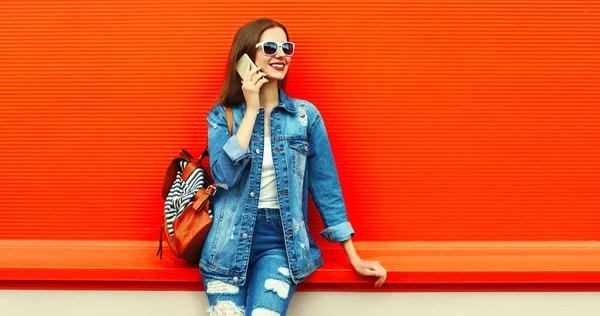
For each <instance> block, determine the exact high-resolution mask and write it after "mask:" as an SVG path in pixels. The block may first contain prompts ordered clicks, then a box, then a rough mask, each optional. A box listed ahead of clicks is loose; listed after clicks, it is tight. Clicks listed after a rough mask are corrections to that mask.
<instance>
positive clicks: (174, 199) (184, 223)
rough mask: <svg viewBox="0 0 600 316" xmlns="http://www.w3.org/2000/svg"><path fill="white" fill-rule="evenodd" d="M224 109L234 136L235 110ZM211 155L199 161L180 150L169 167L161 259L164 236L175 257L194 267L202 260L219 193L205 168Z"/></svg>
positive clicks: (160, 249) (161, 234)
mask: <svg viewBox="0 0 600 316" xmlns="http://www.w3.org/2000/svg"><path fill="white" fill-rule="evenodd" d="M225 109H226V113H227V126H228V128H229V135H232V133H233V115H232V111H231V108H230V107H226V108H225ZM208 155H209V152H208V147H206V149H204V152H203V153H202V155H201V156H200V158H199V159H198V160H196V159H194V157H193V156H192V155H191V154H190V153H189V152H188V151H187V150H185V149H181V151H180V152H179V155H178V156H177V157H175V158H174V159H173V160H172V161H171V163H170V164H169V167H168V168H167V173H166V175H165V180H164V182H163V187H162V197H163V200H165V208H164V212H163V214H162V225H161V227H160V239H159V244H158V252H157V253H156V255H157V256H158V255H160V259H161V260H162V240H163V234H164V236H166V239H167V243H168V244H169V248H171V251H172V252H173V254H174V255H175V256H176V257H179V258H181V259H184V260H185V261H188V262H190V263H193V264H197V263H198V261H199V260H200V253H201V252H202V246H203V244H204V240H205V239H206V235H207V234H208V231H209V229H210V226H211V224H212V222H213V219H212V203H211V197H212V196H213V195H214V194H215V193H216V191H217V186H216V185H215V184H214V182H213V180H212V177H211V176H210V173H209V172H208V171H210V168H206V167H204V166H203V165H202V160H204V158H205V157H206V156H208Z"/></svg>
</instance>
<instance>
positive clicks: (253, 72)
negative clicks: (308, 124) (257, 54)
mask: <svg viewBox="0 0 600 316" xmlns="http://www.w3.org/2000/svg"><path fill="white" fill-rule="evenodd" d="M260 69H261V67H256V68H254V69H252V66H250V65H248V72H247V73H246V78H245V79H244V80H242V85H244V84H245V82H248V83H250V84H251V86H250V87H248V88H252V87H253V86H256V87H257V88H260V87H261V86H262V85H263V84H265V83H266V82H268V81H269V80H267V79H266V78H264V76H266V75H267V74H266V73H264V72H260Z"/></svg>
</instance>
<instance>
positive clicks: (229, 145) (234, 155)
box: [223, 134, 251, 165]
mask: <svg viewBox="0 0 600 316" xmlns="http://www.w3.org/2000/svg"><path fill="white" fill-rule="evenodd" d="M223 150H224V151H225V153H227V156H229V158H230V159H231V161H233V164H234V165H239V164H241V163H242V161H244V159H246V158H248V157H250V156H251V154H250V151H249V150H248V149H244V148H242V146H241V145H240V142H239V141H238V139H237V136H235V134H234V135H233V136H231V137H229V139H228V140H227V142H226V143H225V145H223Z"/></svg>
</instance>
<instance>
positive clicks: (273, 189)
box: [258, 136, 279, 209]
mask: <svg viewBox="0 0 600 316" xmlns="http://www.w3.org/2000/svg"><path fill="white" fill-rule="evenodd" d="M258 208H274V209H279V202H278V201H277V182H275V166H274V165H273V153H272V152H271V137H269V136H265V147H264V148H263V162H262V172H261V176H260V195H259V198H258Z"/></svg>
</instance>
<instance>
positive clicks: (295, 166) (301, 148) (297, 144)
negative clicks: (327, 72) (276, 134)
mask: <svg viewBox="0 0 600 316" xmlns="http://www.w3.org/2000/svg"><path fill="white" fill-rule="evenodd" d="M289 144H290V149H291V150H290V153H291V156H292V157H291V158H292V171H293V172H294V173H295V174H296V175H297V176H299V177H300V178H301V179H303V178H304V171H305V169H306V155H307V154H308V142H307V141H305V140H296V139H295V140H290V141H289Z"/></svg>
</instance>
